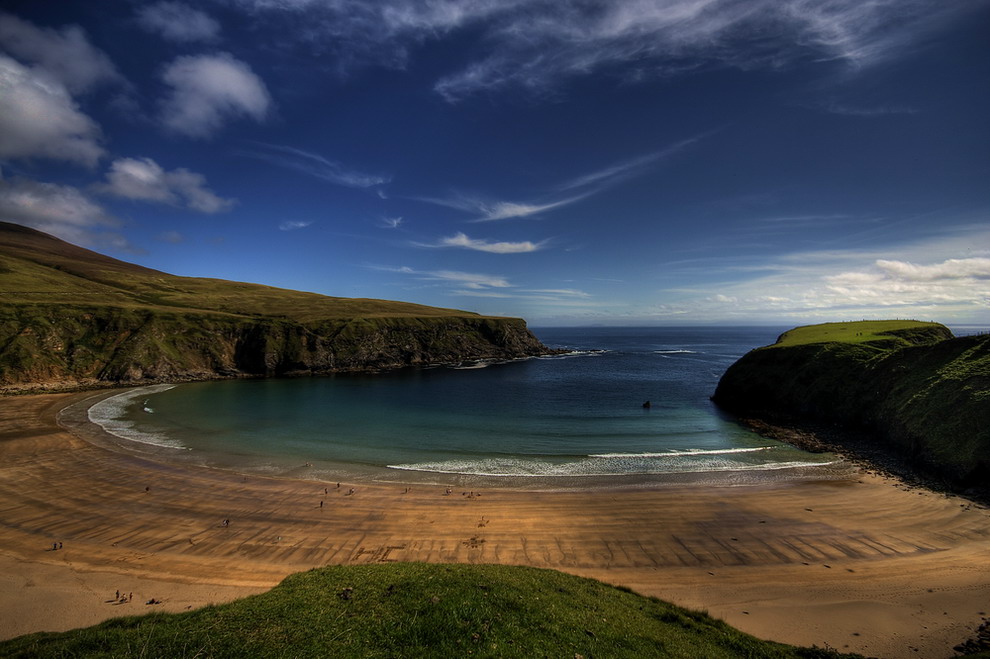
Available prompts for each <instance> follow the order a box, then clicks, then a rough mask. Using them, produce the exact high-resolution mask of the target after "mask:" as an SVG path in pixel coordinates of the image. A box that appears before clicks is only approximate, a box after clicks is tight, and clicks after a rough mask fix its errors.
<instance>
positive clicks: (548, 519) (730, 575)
mask: <svg viewBox="0 0 990 659" xmlns="http://www.w3.org/2000/svg"><path fill="white" fill-rule="evenodd" d="M90 395H92V394H49V395H37V396H20V397H8V398H4V399H2V400H0V457H2V464H3V467H2V474H3V477H2V478H0V509H2V510H3V514H2V515H0V520H2V526H0V546H2V547H3V549H2V551H0V563H2V566H3V570H2V573H3V575H4V576H3V580H4V584H3V586H4V587H3V588H2V592H3V593H4V594H3V596H2V597H0V620H3V621H4V622H3V623H2V624H3V627H2V629H0V634H2V635H3V637H4V638H9V637H12V636H16V635H19V634H23V633H28V632H32V631H41V630H60V629H70V628H74V627H78V626H84V625H89V624H94V623H96V622H98V621H100V620H104V619H106V618H110V617H114V616H118V615H125V614H126V615H133V614H136V613H143V612H145V611H147V610H150V608H151V607H149V606H147V605H145V604H143V602H146V601H148V600H149V599H152V598H155V599H160V600H162V601H163V603H162V604H161V605H156V606H155V607H154V608H156V609H164V610H171V611H181V610H185V609H187V608H190V607H196V606H201V605H205V604H208V603H211V602H220V601H227V600H230V599H234V598H237V597H240V596H244V595H248V594H251V593H256V592H260V591H262V590H265V589H267V588H269V587H271V586H273V585H275V584H276V583H278V582H279V581H280V580H281V579H282V578H284V577H285V576H286V575H288V574H291V573H293V572H297V571H300V570H306V569H309V568H312V567H317V566H322V565H329V564H358V563H373V562H390V561H423V562H430V563H443V562H465V563H500V564H519V565H531V566H537V567H549V568H554V569H560V570H563V571H567V572H571V573H574V574H579V575H582V576H590V577H594V578H597V579H601V580H603V581H606V582H608V583H613V584H620V585H625V586H628V587H630V588H633V589H634V590H636V591H637V592H640V593H642V594H646V595H654V596H657V597H660V598H661V599H665V600H668V601H672V602H674V603H675V604H680V605H684V606H688V607H694V608H703V609H706V610H707V611H708V612H709V613H711V614H712V615H714V616H716V617H719V618H723V619H724V620H726V621H727V622H729V623H730V624H732V625H733V626H736V627H738V628H739V629H741V630H743V631H746V632H749V633H752V634H754V635H756V636H759V637H762V638H768V639H772V640H778V641H784V642H788V643H796V644H802V645H812V644H818V645H820V646H821V645H823V644H828V645H830V646H832V647H835V648H836V649H839V650H845V651H855V652H861V653H864V654H867V655H872V656H880V657H901V656H927V657H942V656H948V655H949V654H951V648H952V647H953V646H954V645H955V644H957V643H960V642H962V641H964V640H965V639H966V638H968V637H969V636H971V635H972V634H973V632H974V630H975V629H976V627H977V626H978V625H979V624H980V622H981V618H982V617H983V616H985V615H986V608H985V606H986V605H985V602H986V601H988V595H990V574H988V573H987V571H986V570H985V565H986V564H987V561H988V559H990V514H988V511H987V510H986V509H984V508H982V507H980V506H978V505H975V504H972V503H971V502H969V501H967V500H965V499H961V498H957V497H953V496H948V495H944V494H937V493H932V492H928V491H926V490H923V489H919V488H911V487H907V486H904V485H902V484H900V483H899V482H897V481H894V480H890V479H885V478H883V477H879V476H876V475H871V474H869V473H865V472H860V473H856V474H854V475H852V476H850V477H849V478H847V479H844V480H828V481H814V480H810V481H809V480H805V481H798V482H776V483H764V484H753V485H745V486H738V485H737V486H722V487H697V486H695V487H692V486H689V485H674V486H665V487H652V488H634V489H622V490H615V491H608V490H604V491H603V490H601V489H596V490H589V491H569V492H538V491H526V490H524V489H512V490H509V489H487V488H486V489H484V490H481V491H475V492H461V491H460V490H459V489H458V490H454V491H451V492H450V494H447V492H446V488H444V487H439V486H433V485H416V484H413V485H402V484H373V483H364V482H362V483H354V484H352V483H346V482H345V483H341V487H340V488H339V489H338V488H337V483H335V482H316V481H306V480H296V479H291V478H270V477H264V476H259V475H245V474H240V473H236V472H231V471H224V470H217V469H208V468H201V467H194V466H179V465H170V464H166V463H161V462H153V461H149V460H145V459H141V458H138V457H134V456H131V455H126V454H123V453H119V452H115V451H112V450H109V449H107V448H104V447H98V446H95V445H92V444H90V443H89V442H87V441H84V440H82V439H80V438H79V437H76V436H74V435H73V434H71V433H70V432H68V431H66V430H65V429H63V428H61V427H59V425H58V423H57V422H56V418H55V417H56V415H57V413H58V411H59V410H61V409H63V408H65V407H66V406H68V405H69V404H71V403H73V402H74V401H76V400H78V399H79V398H81V397H86V396H90ZM351 488H354V491H353V493H352V492H351ZM321 502H323V503H322V505H321ZM906 511H910V513H911V514H910V515H905V514H903V513H904V512H906ZM223 520H229V523H228V524H227V525H224V523H223ZM53 543H62V546H61V548H60V549H55V550H53V549H52V546H53ZM116 590H121V591H126V592H133V593H134V597H133V601H131V602H130V603H128V604H125V605H114V604H112V603H110V602H108V600H112V599H113V595H114V591H116Z"/></svg>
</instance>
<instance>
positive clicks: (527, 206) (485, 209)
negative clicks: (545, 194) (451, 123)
mask: <svg viewBox="0 0 990 659" xmlns="http://www.w3.org/2000/svg"><path fill="white" fill-rule="evenodd" d="M587 196H588V193H585V194H580V195H576V196H572V197H568V198H565V199H558V200H556V201H550V202H546V203H520V202H515V201H490V200H484V199H478V198H476V197H467V196H464V195H454V196H451V197H446V198H443V197H416V199H417V200H418V201H425V202H428V203H431V204H437V205H438V206H446V207H447V208H454V209H456V210H462V211H465V212H468V213H471V214H473V215H475V218H474V219H473V220H471V221H472V222H492V221H495V220H510V219H516V218H526V217H530V216H533V215H538V214H540V213H543V212H546V211H549V210H553V209H555V208H560V207H561V206H567V205H568V204H573V203H574V202H576V201H580V200H581V199H584V198H585V197H587Z"/></svg>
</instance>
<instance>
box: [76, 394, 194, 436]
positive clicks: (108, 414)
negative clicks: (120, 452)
mask: <svg viewBox="0 0 990 659" xmlns="http://www.w3.org/2000/svg"><path fill="white" fill-rule="evenodd" d="M174 387H175V385H173V384H156V385H151V386H148V387H141V388H139V389H132V390H130V391H125V392H123V393H120V394H116V395H114V396H110V397H109V398H104V399H103V400H101V401H100V402H99V403H97V404H96V405H93V406H92V407H90V408H89V410H88V411H87V413H86V414H87V416H88V417H89V420H90V422H92V423H95V424H96V425H98V426H100V427H101V428H103V430H105V431H106V432H107V433H109V434H111V435H113V436H114V437H119V438H120V439H125V440H127V441H131V442H139V443H141V444H151V445H153V446H161V447H164V448H172V449H184V448H186V447H185V446H183V445H182V444H181V443H180V442H177V441H176V440H174V439H171V438H169V437H168V436H167V435H166V434H165V433H162V432H148V431H144V430H138V428H137V427H136V425H135V424H134V422H133V421H128V420H127V419H126V418H125V415H126V413H127V410H128V408H130V407H131V406H132V405H133V404H134V401H135V400H137V399H139V398H147V397H148V396H151V395H154V394H158V393H161V392H163V391H168V390H169V389H172V388H174ZM145 403H147V401H146V400H145ZM142 410H144V411H145V412H150V411H151V409H150V408H149V407H147V406H146V405H145V404H142Z"/></svg>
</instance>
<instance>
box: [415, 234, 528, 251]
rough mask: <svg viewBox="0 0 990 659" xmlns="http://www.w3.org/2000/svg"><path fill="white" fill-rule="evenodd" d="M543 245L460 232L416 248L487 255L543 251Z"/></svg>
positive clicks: (418, 244) (420, 244)
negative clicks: (506, 240) (474, 236)
mask: <svg viewBox="0 0 990 659" xmlns="http://www.w3.org/2000/svg"><path fill="white" fill-rule="evenodd" d="M545 244H546V241H541V242H538V243H534V242H532V241H529V240H524V241H520V242H499V241H490V240H483V239H479V238H471V237H469V236H467V234H465V233H462V232H460V231H459V232H457V233H455V234H454V235H453V236H448V237H446V238H441V239H440V241H439V242H437V243H435V244H432V245H428V244H424V243H416V245H417V246H418V247H459V248H462V249H470V250H475V251H478V252H488V253H489V254H526V253H528V252H536V251H538V250H540V249H543V247H544V245H545Z"/></svg>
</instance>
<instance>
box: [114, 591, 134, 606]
mask: <svg viewBox="0 0 990 659" xmlns="http://www.w3.org/2000/svg"><path fill="white" fill-rule="evenodd" d="M132 599H134V593H127V594H126V595H125V594H124V593H122V592H120V591H119V590H118V591H117V592H116V593H114V596H113V599H112V600H110V601H112V602H113V603H114V604H127V603H128V602H130V601H131V600H132Z"/></svg>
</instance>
